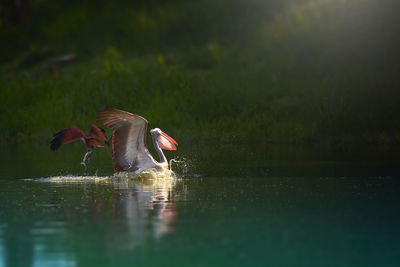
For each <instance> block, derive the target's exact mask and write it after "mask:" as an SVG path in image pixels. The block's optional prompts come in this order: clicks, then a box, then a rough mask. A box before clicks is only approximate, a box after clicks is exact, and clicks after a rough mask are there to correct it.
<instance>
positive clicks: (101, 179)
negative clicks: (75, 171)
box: [37, 175, 110, 183]
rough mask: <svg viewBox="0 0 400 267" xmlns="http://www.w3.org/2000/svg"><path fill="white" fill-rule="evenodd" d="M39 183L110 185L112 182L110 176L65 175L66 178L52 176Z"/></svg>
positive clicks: (40, 180) (39, 180) (40, 179)
mask: <svg viewBox="0 0 400 267" xmlns="http://www.w3.org/2000/svg"><path fill="white" fill-rule="evenodd" d="M37 181H38V182H51V183H84V182H91V183H108V182H110V177H109V176H97V175H96V176H79V175H78V176H77V175H64V176H51V177H46V178H39V179H37Z"/></svg>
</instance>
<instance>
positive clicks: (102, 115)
mask: <svg viewBox="0 0 400 267" xmlns="http://www.w3.org/2000/svg"><path fill="white" fill-rule="evenodd" d="M97 122H98V123H101V124H103V125H105V126H107V127H109V128H111V129H112V130H113V133H112V138H111V141H112V159H113V165H114V170H115V172H116V173H119V172H121V171H126V172H133V173H135V174H139V173H141V172H143V171H145V170H148V169H156V170H157V171H162V170H163V169H168V161H167V158H166V157H165V155H164V153H163V151H162V150H163V149H165V150H176V145H178V143H177V142H176V141H175V140H174V139H172V138H171V137H169V136H168V135H167V134H166V133H164V132H163V131H161V130H160V129H159V128H155V129H152V130H150V133H151V137H152V139H153V145H154V148H155V150H156V152H157V154H158V156H159V157H160V162H157V161H156V160H155V159H154V158H153V157H152V156H151V154H150V152H149V150H148V149H147V146H146V133H147V124H148V122H147V120H146V119H145V118H143V117H141V116H139V115H135V114H132V113H129V112H126V111H122V110H118V109H112V108H109V109H105V110H102V111H100V112H99V114H98V115H97Z"/></svg>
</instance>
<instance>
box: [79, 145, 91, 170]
mask: <svg viewBox="0 0 400 267" xmlns="http://www.w3.org/2000/svg"><path fill="white" fill-rule="evenodd" d="M92 154H93V148H88V151H87V152H86V154H85V156H84V157H83V160H82V162H81V165H83V166H85V167H86V164H87V163H88V161H89V159H90V157H91V156H92Z"/></svg>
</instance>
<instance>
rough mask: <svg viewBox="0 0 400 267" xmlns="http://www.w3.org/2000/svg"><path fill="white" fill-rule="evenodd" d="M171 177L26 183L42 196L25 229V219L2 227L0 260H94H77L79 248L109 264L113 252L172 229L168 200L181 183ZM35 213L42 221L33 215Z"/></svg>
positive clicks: (44, 262) (54, 263) (68, 262)
mask: <svg viewBox="0 0 400 267" xmlns="http://www.w3.org/2000/svg"><path fill="white" fill-rule="evenodd" d="M172 174H173V173H166V174H164V175H162V176H161V175H156V176H155V175H154V174H152V173H147V174H145V175H143V176H141V177H135V179H131V178H123V177H73V176H64V177H51V178H46V179H40V181H41V182H40V183H37V182H33V183H32V182H28V181H24V183H30V184H31V185H32V186H40V190H41V191H42V192H43V191H46V192H44V193H45V194H44V195H43V197H42V198H40V199H35V203H34V204H33V206H34V207H35V208H34V210H32V211H31V212H32V214H30V217H31V218H29V220H26V221H25V222H24V225H23V226H21V221H23V218H18V220H16V221H14V222H13V219H12V218H8V219H7V220H6V221H7V222H6V223H4V224H1V225H2V226H1V228H0V254H3V255H2V256H1V258H2V259H4V260H5V265H6V266H44V265H46V266H50V265H51V266H60V265H62V266H75V265H76V263H77V262H85V261H88V262H91V261H92V259H86V260H85V259H84V258H85V257H94V256H96V255H84V256H83V255H81V254H80V251H82V248H84V250H87V249H88V248H92V249H93V250H94V251H98V253H99V255H102V256H103V257H106V259H109V258H110V257H111V256H110V255H108V254H110V253H111V252H115V251H120V252H124V251H125V253H126V251H127V250H134V249H136V248H138V247H139V246H144V245H146V244H147V243H149V242H155V241H157V240H158V239H160V238H162V237H163V236H164V235H165V234H166V233H170V232H173V231H174V230H175V229H174V223H175V222H176V220H177V218H178V211H177V205H176V203H175V202H174V201H173V199H172V197H171V195H172V192H173V190H174V187H175V185H176V184H177V183H178V182H179V179H177V178H175V177H174V176H173V175H172ZM44 182H45V183H44ZM25 205H27V203H25ZM38 212H39V213H42V214H41V216H35V215H38V214H37V213H38ZM46 217H47V218H50V219H48V220H46ZM17 221H18V222H19V223H17ZM2 223H3V222H2ZM81 236H85V239H82V240H80V237H81ZM77 240H80V241H79V242H78V243H77ZM80 242H82V243H80ZM99 258H101V256H99ZM103 263H104V262H103ZM0 265H2V263H1V262H0Z"/></svg>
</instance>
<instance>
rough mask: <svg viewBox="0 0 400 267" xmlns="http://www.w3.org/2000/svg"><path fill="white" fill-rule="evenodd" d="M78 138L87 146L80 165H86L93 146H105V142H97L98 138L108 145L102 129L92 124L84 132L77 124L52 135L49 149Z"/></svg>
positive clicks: (55, 148)
mask: <svg viewBox="0 0 400 267" xmlns="http://www.w3.org/2000/svg"><path fill="white" fill-rule="evenodd" d="M78 139H80V140H81V141H82V142H83V143H84V144H85V145H86V146H87V148H88V150H87V152H86V154H85V156H84V157H83V159H82V162H81V165H83V166H86V164H87V162H88V161H89V159H90V157H91V156H92V154H93V149H94V147H105V144H103V143H101V142H99V141H98V140H100V141H104V142H105V143H106V144H107V145H108V139H107V137H106V135H105V131H104V129H102V128H100V127H98V126H96V125H94V124H92V125H91V126H90V132H89V133H88V134H85V132H84V131H82V130H81V129H80V128H79V127H77V126H72V127H69V128H66V129H64V130H62V131H59V132H58V133H56V134H54V135H53V140H51V145H50V149H51V150H53V151H55V150H57V149H58V148H60V146H62V145H65V144H68V143H71V142H73V141H75V140H78ZM97 139H98V140H97Z"/></svg>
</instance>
